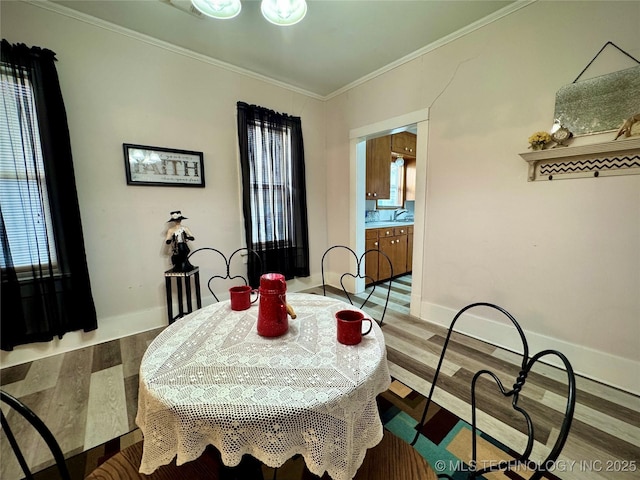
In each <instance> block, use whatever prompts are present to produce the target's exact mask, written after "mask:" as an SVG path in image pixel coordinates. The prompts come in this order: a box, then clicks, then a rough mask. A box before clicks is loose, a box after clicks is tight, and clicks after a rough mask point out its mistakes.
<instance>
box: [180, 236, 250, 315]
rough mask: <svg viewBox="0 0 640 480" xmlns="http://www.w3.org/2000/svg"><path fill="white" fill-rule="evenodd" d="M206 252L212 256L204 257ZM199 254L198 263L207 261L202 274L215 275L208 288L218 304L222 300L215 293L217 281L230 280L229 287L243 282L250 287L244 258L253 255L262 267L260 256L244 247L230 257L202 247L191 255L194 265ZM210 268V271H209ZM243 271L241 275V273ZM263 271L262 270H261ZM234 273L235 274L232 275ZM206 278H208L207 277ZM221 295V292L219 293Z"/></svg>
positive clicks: (212, 276)
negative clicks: (210, 272) (208, 272)
mask: <svg viewBox="0 0 640 480" xmlns="http://www.w3.org/2000/svg"><path fill="white" fill-rule="evenodd" d="M204 252H208V253H209V254H210V255H209V256H208V258H207V257H205V256H204V255H203V253H204ZM196 254H199V255H198V258H197V261H201V260H202V261H206V262H207V263H206V265H201V266H200V272H201V273H202V272H207V271H213V272H214V273H213V275H211V276H210V277H208V279H207V288H208V289H209V291H210V292H211V295H213V298H215V300H216V302H219V301H220V299H219V298H218V296H217V295H216V294H215V293H214V282H215V281H217V280H220V281H223V280H228V281H229V282H228V283H229V286H232V285H231V283H233V285H238V282H240V281H242V282H243V283H244V285H249V280H248V278H249V277H248V274H247V268H246V262H245V261H244V259H243V257H245V256H248V255H252V256H254V258H255V259H256V261H257V262H258V264H259V265H262V259H261V258H260V255H258V253H257V252H255V251H254V250H251V249H249V248H246V247H243V248H238V249H237V250H235V251H234V252H233V253H231V255H229V256H228V257H227V256H226V255H225V254H224V253H222V252H221V251H220V250H218V249H216V248H212V247H202V248H198V249H196V250H194V251H192V252H191V253H190V254H189V257H188V258H189V261H190V262H191V263H193V260H195V259H194V258H193V257H194V255H196ZM209 268H210V270H208V269H209ZM241 270H242V272H241V273H239V272H240V271H241ZM260 270H261V271H262V268H261V269H260ZM232 272H233V274H232ZM205 278H206V277H205ZM218 293H220V291H218Z"/></svg>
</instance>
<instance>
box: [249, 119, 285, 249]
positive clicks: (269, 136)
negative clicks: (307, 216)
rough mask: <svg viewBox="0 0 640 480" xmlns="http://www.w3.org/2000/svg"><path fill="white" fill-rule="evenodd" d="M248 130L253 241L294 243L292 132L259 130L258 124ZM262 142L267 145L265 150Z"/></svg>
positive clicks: (275, 129) (274, 128) (257, 242)
mask: <svg viewBox="0 0 640 480" xmlns="http://www.w3.org/2000/svg"><path fill="white" fill-rule="evenodd" d="M249 130H250V131H249V132H248V137H249V142H251V143H252V147H251V148H252V149H253V151H254V153H255V156H254V163H253V165H252V168H251V190H252V194H251V218H252V233H253V235H252V241H253V243H254V244H263V245H264V244H266V243H269V242H275V241H289V242H290V243H291V244H292V245H293V246H295V239H294V235H293V233H292V232H293V224H292V221H293V220H292V219H293V216H292V214H291V211H292V208H293V185H292V178H293V172H292V167H291V131H290V129H289V128H276V127H272V128H270V129H261V128H260V127H259V126H258V125H252V126H250V127H249ZM263 136H264V137H263ZM263 142H264V143H263ZM263 145H267V147H266V150H268V151H265V149H263ZM270 153H271V154H270ZM271 157H273V158H271Z"/></svg>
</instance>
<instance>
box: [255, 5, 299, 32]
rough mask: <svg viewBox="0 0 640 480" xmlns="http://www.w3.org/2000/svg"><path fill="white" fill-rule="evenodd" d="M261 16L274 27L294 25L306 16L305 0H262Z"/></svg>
mask: <svg viewBox="0 0 640 480" xmlns="http://www.w3.org/2000/svg"><path fill="white" fill-rule="evenodd" d="M260 8H261V10H262V15H263V16H264V18H266V19H267V20H268V21H270V22H271V23H273V24H275V25H280V26H287V25H295V24H296V23H298V22H299V21H300V20H302V19H303V18H304V16H305V15H306V14H307V2H305V0H262V4H261V7H260Z"/></svg>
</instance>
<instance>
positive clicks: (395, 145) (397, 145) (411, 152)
mask: <svg viewBox="0 0 640 480" xmlns="http://www.w3.org/2000/svg"><path fill="white" fill-rule="evenodd" d="M391 151H392V152H393V153H397V154H399V155H403V156H404V155H408V156H411V157H415V156H416V135H415V134H413V133H410V132H400V133H395V134H393V135H391Z"/></svg>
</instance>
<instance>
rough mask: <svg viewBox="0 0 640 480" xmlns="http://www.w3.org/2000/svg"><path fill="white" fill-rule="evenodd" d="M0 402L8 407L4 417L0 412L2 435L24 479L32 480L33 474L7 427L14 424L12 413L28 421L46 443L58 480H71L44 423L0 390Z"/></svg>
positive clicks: (51, 435)
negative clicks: (55, 466)
mask: <svg viewBox="0 0 640 480" xmlns="http://www.w3.org/2000/svg"><path fill="white" fill-rule="evenodd" d="M0 400H2V402H4V403H6V404H7V405H9V407H10V410H9V411H8V413H7V415H6V416H5V414H4V412H0V421H1V423H2V432H3V433H4V435H6V437H7V440H8V442H9V445H11V449H12V450H13V453H14V454H15V456H16V459H17V460H18V463H19V464H20V467H21V468H22V472H23V473H24V476H25V478H27V479H32V478H33V473H32V472H31V467H29V465H28V464H27V461H26V460H25V457H24V454H23V453H22V449H21V448H20V445H19V442H18V441H17V440H16V438H15V436H14V434H13V429H12V428H11V427H10V425H9V422H10V421H11V423H14V422H13V420H11V418H12V414H13V413H17V414H19V415H21V416H22V417H23V418H24V419H25V420H26V421H28V422H29V423H30V424H31V425H32V426H33V428H35V430H36V431H37V432H38V434H39V435H40V436H41V437H42V439H43V440H44V441H45V442H46V444H47V446H48V447H49V450H50V451H51V453H52V454H53V458H54V459H55V462H56V465H57V467H58V471H59V472H60V478H61V479H62V480H71V476H70V475H69V470H68V469H67V464H66V463H65V460H64V455H63V454H62V450H61V449H60V445H58V442H57V441H56V439H55V437H54V436H53V434H52V433H51V430H49V429H48V428H47V426H46V425H45V424H44V422H43V421H42V420H41V419H40V418H39V417H38V416H37V415H36V414H35V413H34V412H33V411H32V410H31V409H30V408H29V407H27V406H26V405H25V404H24V403H22V402H21V401H20V400H18V399H17V398H15V397H14V396H12V395H10V394H8V393H7V392H4V391H2V390H0ZM31 446H32V445H29V447H31ZM6 461H7V458H3V462H6Z"/></svg>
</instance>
